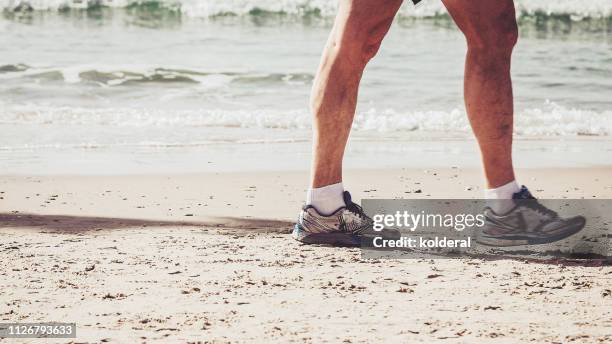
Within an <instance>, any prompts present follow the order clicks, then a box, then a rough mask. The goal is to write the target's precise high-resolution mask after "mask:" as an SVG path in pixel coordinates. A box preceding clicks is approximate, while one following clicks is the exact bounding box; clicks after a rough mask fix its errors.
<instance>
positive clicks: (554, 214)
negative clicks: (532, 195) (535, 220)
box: [523, 201, 559, 218]
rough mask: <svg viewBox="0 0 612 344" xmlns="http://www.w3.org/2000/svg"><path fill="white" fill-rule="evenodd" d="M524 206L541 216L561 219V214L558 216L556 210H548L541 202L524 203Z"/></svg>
mask: <svg viewBox="0 0 612 344" xmlns="http://www.w3.org/2000/svg"><path fill="white" fill-rule="evenodd" d="M523 205H524V206H526V207H527V208H530V209H533V210H535V211H536V212H538V213H540V214H543V215H546V216H550V217H551V218H557V217H559V214H557V212H555V211H554V210H551V209H548V208H546V207H545V206H543V205H542V204H540V202H538V201H532V202H524V204H523Z"/></svg>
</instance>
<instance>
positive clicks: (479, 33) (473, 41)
mask: <svg viewBox="0 0 612 344" xmlns="http://www.w3.org/2000/svg"><path fill="white" fill-rule="evenodd" d="M466 39H467V44H468V49H469V50H470V52H471V53H474V54H478V55H479V56H482V57H487V56H492V57H496V58H499V57H510V55H511V54H512V50H513V49H514V46H515V45H516V42H517V41H518V26H517V24H516V18H515V17H514V16H513V15H502V16H501V17H500V18H499V19H498V20H497V21H496V22H495V25H494V26H493V27H490V28H481V29H479V30H473V31H472V32H471V33H469V34H466Z"/></svg>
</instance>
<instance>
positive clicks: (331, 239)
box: [291, 223, 361, 246]
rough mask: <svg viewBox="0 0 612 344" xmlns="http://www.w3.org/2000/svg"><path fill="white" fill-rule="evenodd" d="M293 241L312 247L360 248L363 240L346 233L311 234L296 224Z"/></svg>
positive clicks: (292, 234)
mask: <svg viewBox="0 0 612 344" xmlns="http://www.w3.org/2000/svg"><path fill="white" fill-rule="evenodd" d="M291 236H292V237H293V239H295V240H297V241H299V242H302V243H304V244H310V245H331V246H360V245H361V238H360V237H359V236H357V235H355V234H351V233H344V232H332V233H311V232H308V231H306V230H305V229H304V228H303V227H302V226H301V225H300V224H298V223H296V224H295V226H294V227H293V232H292V233H291Z"/></svg>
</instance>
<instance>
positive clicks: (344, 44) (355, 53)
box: [333, 31, 383, 68]
mask: <svg viewBox="0 0 612 344" xmlns="http://www.w3.org/2000/svg"><path fill="white" fill-rule="evenodd" d="M382 39H383V37H379V36H377V35H376V34H371V33H369V32H367V31H364V32H360V33H356V34H355V35H353V36H352V38H346V37H343V39H342V40H338V41H335V42H334V43H333V44H334V48H335V50H336V53H337V54H338V57H340V58H341V59H342V60H343V61H347V62H350V64H351V65H353V66H357V67H362V68H363V67H365V65H366V64H367V63H368V62H369V61H370V60H371V59H372V58H374V56H376V54H377V53H378V50H379V49H380V45H381V43H382Z"/></svg>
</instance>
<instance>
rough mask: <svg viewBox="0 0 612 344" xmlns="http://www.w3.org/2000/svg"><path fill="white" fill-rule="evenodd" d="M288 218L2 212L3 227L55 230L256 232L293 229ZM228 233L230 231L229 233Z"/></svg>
mask: <svg viewBox="0 0 612 344" xmlns="http://www.w3.org/2000/svg"><path fill="white" fill-rule="evenodd" d="M292 226H293V223H291V222H289V221H280V220H267V219H251V218H238V217H209V218H206V220H204V221H199V220H195V221H168V220H147V219H132V218H118V217H97V216H76V215H41V214H29V213H0V228H37V229H41V230H44V231H52V232H56V233H66V234H68V233H80V232H89V231H100V230H113V229H124V228H144V227H206V228H219V229H224V230H230V231H229V232H233V233H235V232H240V231H245V232H246V231H248V232H254V233H290V230H291V229H292ZM229 232H228V234H231V233H229Z"/></svg>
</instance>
